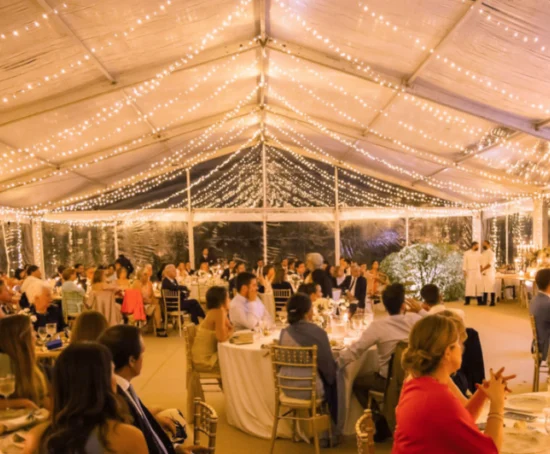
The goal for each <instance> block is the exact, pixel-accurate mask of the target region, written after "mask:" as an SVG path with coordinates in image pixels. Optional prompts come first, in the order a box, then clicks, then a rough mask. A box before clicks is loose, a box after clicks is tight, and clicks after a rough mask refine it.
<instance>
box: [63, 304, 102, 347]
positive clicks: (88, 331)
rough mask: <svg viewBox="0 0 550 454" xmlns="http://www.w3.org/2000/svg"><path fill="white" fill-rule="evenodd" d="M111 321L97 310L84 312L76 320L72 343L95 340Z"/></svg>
mask: <svg viewBox="0 0 550 454" xmlns="http://www.w3.org/2000/svg"><path fill="white" fill-rule="evenodd" d="M107 328H109V323H107V319H106V318H105V316H104V315H103V314H101V313H100V312H97V311H88V312H82V313H81V314H80V315H79V316H78V317H77V318H76V320H75V322H74V326H73V330H72V332H71V343H72V344H74V343H76V342H86V341H88V342H95V341H96V340H97V339H98V337H99V336H100V335H101V333H102V332H103V331H105V330H106V329H107Z"/></svg>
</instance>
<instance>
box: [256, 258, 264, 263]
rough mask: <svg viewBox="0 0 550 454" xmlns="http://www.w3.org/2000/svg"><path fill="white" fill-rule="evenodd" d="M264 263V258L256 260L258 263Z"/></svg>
mask: <svg viewBox="0 0 550 454" xmlns="http://www.w3.org/2000/svg"><path fill="white" fill-rule="evenodd" d="M263 261H264V258H263V257H260V258H259V259H258V260H256V263H258V262H263Z"/></svg>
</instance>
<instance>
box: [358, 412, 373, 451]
mask: <svg viewBox="0 0 550 454" xmlns="http://www.w3.org/2000/svg"><path fill="white" fill-rule="evenodd" d="M355 436H356V437H357V453H358V454H375V453H374V421H373V420H372V412H371V411H370V410H368V409H367V410H365V413H363V416H361V417H360V418H359V419H358V420H357V423H356V424H355Z"/></svg>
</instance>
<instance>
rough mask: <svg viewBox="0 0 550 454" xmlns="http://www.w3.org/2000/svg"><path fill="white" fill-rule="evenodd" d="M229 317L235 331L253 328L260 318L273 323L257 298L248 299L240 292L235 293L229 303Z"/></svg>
mask: <svg viewBox="0 0 550 454" xmlns="http://www.w3.org/2000/svg"><path fill="white" fill-rule="evenodd" d="M229 319H230V320H231V323H233V326H234V327H235V331H239V330H243V329H254V328H255V327H256V326H258V324H259V323H260V321H262V320H263V321H265V322H267V323H269V324H273V320H272V319H271V316H270V315H269V313H268V312H267V310H266V308H265V306H264V304H263V303H262V302H261V301H260V299H259V298H256V300H254V301H248V299H246V298H245V297H244V296H242V295H240V294H237V295H236V296H235V298H233V300H232V301H231V303H230V304H229Z"/></svg>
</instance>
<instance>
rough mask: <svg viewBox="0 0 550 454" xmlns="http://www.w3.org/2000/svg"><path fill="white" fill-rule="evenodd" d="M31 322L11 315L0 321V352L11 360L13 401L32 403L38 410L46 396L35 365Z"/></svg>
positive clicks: (42, 381) (41, 379)
mask: <svg viewBox="0 0 550 454" xmlns="http://www.w3.org/2000/svg"><path fill="white" fill-rule="evenodd" d="M34 349H35V346H34V336H33V328H32V325H31V319H30V318H29V317H27V316H25V315H10V316H9V317H5V318H2V319H0V352H2V353H5V354H6V355H8V356H9V357H10V360H11V367H12V370H13V374H14V375H15V394H14V395H13V397H14V398H19V399H29V400H32V401H33V402H34V403H35V404H37V405H38V406H41V405H42V401H43V399H44V397H45V396H46V394H47V389H46V381H45V379H44V375H43V374H42V372H41V371H40V369H38V367H37V365H36V358H35V353H34Z"/></svg>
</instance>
